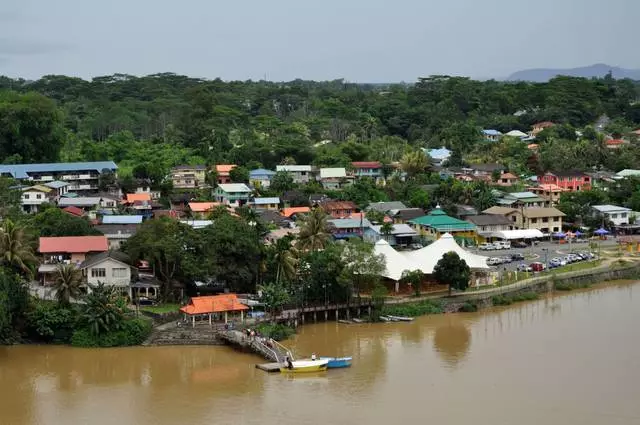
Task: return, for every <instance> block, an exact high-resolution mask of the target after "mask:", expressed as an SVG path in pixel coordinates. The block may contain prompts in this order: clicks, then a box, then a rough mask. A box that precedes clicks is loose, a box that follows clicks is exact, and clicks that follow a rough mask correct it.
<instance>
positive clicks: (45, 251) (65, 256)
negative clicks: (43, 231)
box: [38, 236, 109, 284]
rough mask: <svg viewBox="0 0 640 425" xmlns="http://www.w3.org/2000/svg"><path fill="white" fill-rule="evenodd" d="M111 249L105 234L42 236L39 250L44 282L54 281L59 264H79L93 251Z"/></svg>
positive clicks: (41, 273) (39, 269) (40, 271)
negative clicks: (41, 257)
mask: <svg viewBox="0 0 640 425" xmlns="http://www.w3.org/2000/svg"><path fill="white" fill-rule="evenodd" d="M108 249H109V246H108V242H107V238H106V237H105V236H63V237H41V238H40V239H39V245H38V252H39V253H40V254H42V256H43V260H42V263H41V264H40V266H39V267H38V272H39V273H40V275H41V279H42V283H44V284H48V283H51V282H53V279H54V275H55V272H56V270H57V266H58V265H59V264H75V265H79V264H80V263H82V262H83V261H85V260H86V258H87V255H88V254H91V253H100V252H105V251H107V250H108Z"/></svg>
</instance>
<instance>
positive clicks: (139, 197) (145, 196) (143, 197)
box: [125, 193, 151, 204]
mask: <svg viewBox="0 0 640 425" xmlns="http://www.w3.org/2000/svg"><path fill="white" fill-rule="evenodd" d="M125 197H126V203H127V204H133V203H134V202H136V201H149V202H151V194H150V193H127V194H126V195H125Z"/></svg>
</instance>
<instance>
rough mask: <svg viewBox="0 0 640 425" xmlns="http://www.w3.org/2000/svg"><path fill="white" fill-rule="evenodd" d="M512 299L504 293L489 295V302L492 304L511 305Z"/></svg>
mask: <svg viewBox="0 0 640 425" xmlns="http://www.w3.org/2000/svg"><path fill="white" fill-rule="evenodd" d="M512 302H513V301H511V298H508V297H505V296H504V295H496V296H493V297H491V303H492V304H493V305H511V303H512Z"/></svg>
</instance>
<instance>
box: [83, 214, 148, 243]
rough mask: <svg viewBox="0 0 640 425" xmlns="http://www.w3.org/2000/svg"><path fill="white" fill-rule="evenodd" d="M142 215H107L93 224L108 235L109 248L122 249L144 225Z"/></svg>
mask: <svg viewBox="0 0 640 425" xmlns="http://www.w3.org/2000/svg"><path fill="white" fill-rule="evenodd" d="M143 218H144V217H143V216H141V215H105V216H103V217H102V218H101V219H100V224H97V225H95V226H93V227H94V228H95V229H96V230H99V231H100V232H101V233H102V234H103V235H105V236H106V237H107V241H108V243H109V249H116V250H117V249H120V248H121V247H122V244H123V243H124V242H126V241H127V239H129V238H130V237H131V236H133V235H134V234H135V233H136V232H137V231H138V229H139V228H140V226H141V225H142V221H143Z"/></svg>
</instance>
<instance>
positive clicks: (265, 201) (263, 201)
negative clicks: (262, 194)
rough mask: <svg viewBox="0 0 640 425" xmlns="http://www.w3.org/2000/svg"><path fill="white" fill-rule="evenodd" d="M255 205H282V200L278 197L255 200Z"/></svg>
mask: <svg viewBox="0 0 640 425" xmlns="http://www.w3.org/2000/svg"><path fill="white" fill-rule="evenodd" d="M253 203H254V204H255V205H267V204H279V203H280V198H278V197H275V198H255V199H254V200H253Z"/></svg>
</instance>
